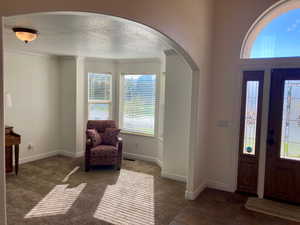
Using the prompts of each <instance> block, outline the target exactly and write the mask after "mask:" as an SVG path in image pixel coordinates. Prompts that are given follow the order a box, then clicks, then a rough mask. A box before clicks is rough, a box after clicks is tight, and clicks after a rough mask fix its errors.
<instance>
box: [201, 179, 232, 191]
mask: <svg viewBox="0 0 300 225" xmlns="http://www.w3.org/2000/svg"><path fill="white" fill-rule="evenodd" d="M207 187H208V188H212V189H217V190H220V191H227V192H235V188H234V187H233V186H232V185H230V184H226V183H223V182H219V181H215V180H208V181H207Z"/></svg>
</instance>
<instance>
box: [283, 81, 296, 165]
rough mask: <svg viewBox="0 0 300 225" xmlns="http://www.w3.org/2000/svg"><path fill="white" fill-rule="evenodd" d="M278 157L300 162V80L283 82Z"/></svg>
mask: <svg viewBox="0 0 300 225" xmlns="http://www.w3.org/2000/svg"><path fill="white" fill-rule="evenodd" d="M280 156H281V158H285V159H294V160H300V80H287V81H285V85H284V103H283V116H282V130H281V150H280Z"/></svg>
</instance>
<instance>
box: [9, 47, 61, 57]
mask: <svg viewBox="0 0 300 225" xmlns="http://www.w3.org/2000/svg"><path fill="white" fill-rule="evenodd" d="M4 54H18V55H28V56H39V57H50V58H57V57H59V56H58V55H53V54H47V53H38V52H31V51H23V50H16V49H8V48H4Z"/></svg>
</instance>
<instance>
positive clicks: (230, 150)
mask: <svg viewBox="0 0 300 225" xmlns="http://www.w3.org/2000/svg"><path fill="white" fill-rule="evenodd" d="M275 2H278V0H252V1H240V0H220V1H218V3H217V4H216V8H215V30H214V42H213V46H214V49H213V52H214V56H213V74H212V75H213V80H212V87H211V90H210V99H211V100H210V101H211V107H210V112H211V113H210V127H209V134H210V138H209V145H208V146H209V151H207V154H208V164H207V171H208V173H207V178H208V186H210V187H212V188H217V189H222V190H226V191H235V190H236V179H237V160H238V140H239V118H240V108H241V107H240V99H241V72H240V65H241V61H240V50H241V47H242V42H243V39H244V37H245V35H246V33H247V32H248V30H249V29H250V27H251V25H252V24H253V23H254V21H255V20H256V19H257V18H258V17H259V16H260V15H261V14H262V13H263V12H264V11H265V10H266V9H268V8H269V7H270V6H271V5H272V4H274V3H275ZM229 5H230V7H228V6H229ZM233 24H234V26H233ZM266 87H267V86H265V88H266ZM224 122H225V126H224V125H222V124H224ZM262 141H265V140H262Z"/></svg>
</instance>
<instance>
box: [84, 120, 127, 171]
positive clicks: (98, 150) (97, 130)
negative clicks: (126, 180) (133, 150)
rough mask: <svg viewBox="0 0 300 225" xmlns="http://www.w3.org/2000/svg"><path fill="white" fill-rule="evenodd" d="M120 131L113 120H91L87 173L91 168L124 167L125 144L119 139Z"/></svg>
mask: <svg viewBox="0 0 300 225" xmlns="http://www.w3.org/2000/svg"><path fill="white" fill-rule="evenodd" d="M119 132H120V130H119V129H118V128H117V125H116V122H115V121H113V120H89V121H88V123H87V131H86V150H85V171H86V172H88V171H89V170H90V167H91V166H96V165H114V166H115V168H116V169H118V170H119V169H120V168H121V165H122V146H123V142H122V139H121V138H120V137H118V134H119Z"/></svg>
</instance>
